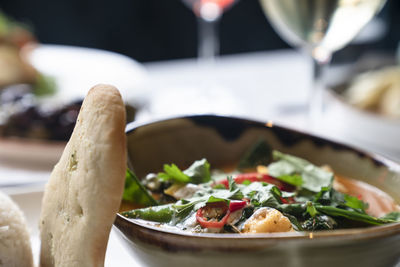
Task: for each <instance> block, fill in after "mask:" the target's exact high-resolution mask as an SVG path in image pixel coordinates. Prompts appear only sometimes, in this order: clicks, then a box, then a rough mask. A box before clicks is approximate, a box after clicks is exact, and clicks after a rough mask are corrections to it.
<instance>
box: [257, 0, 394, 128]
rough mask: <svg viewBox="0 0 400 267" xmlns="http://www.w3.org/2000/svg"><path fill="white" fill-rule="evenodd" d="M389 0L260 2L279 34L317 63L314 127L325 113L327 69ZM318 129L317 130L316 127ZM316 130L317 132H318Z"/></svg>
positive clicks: (312, 100)
mask: <svg viewBox="0 0 400 267" xmlns="http://www.w3.org/2000/svg"><path fill="white" fill-rule="evenodd" d="M385 2H386V0H260V3H261V6H262V9H263V11H264V13H265V15H266V16H267V18H268V19H269V21H270V22H271V24H272V26H273V27H274V29H275V30H276V32H277V33H278V34H279V35H280V36H281V37H282V38H283V39H285V40H286V41H287V42H288V43H289V44H291V45H293V46H296V47H301V48H302V49H304V50H305V51H306V52H307V53H308V54H309V55H310V56H311V58H312V60H313V67H314V70H313V83H314V84H313V87H314V88H313V90H312V91H311V92H310V96H309V103H308V104H309V114H308V115H309V121H310V123H311V126H313V124H315V123H316V121H318V119H319V115H320V113H321V111H322V89H323V87H324V85H323V84H324V83H323V75H322V74H323V67H325V66H327V64H329V62H330V60H331V57H332V53H333V52H335V51H337V50H339V49H341V48H343V47H344V46H346V45H347V44H348V43H349V42H350V41H351V40H352V39H354V38H355V37H356V35H357V34H358V33H359V32H360V31H361V30H362V28H363V27H364V26H365V25H366V24H367V23H368V22H369V21H370V20H371V19H372V18H373V17H374V15H375V14H376V13H378V12H379V11H380V9H381V8H382V6H383V5H384V3H385ZM313 128H315V127H313ZM314 130H316V129H314Z"/></svg>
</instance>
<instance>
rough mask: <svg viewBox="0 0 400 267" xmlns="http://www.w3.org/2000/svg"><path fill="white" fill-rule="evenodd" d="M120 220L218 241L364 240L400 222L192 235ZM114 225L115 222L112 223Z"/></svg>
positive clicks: (395, 229) (398, 228)
mask: <svg viewBox="0 0 400 267" xmlns="http://www.w3.org/2000/svg"><path fill="white" fill-rule="evenodd" d="M118 220H122V221H123V222H125V223H128V224H130V225H132V226H133V227H137V228H141V229H146V230H150V231H151V232H156V233H157V234H163V235H173V236H177V237H183V238H187V237H191V238H195V239H219V240H265V239H267V240H271V241H279V240H316V239H318V240H321V239H322V240H331V239H341V240H343V239H351V240H364V239H375V238H382V237H387V236H392V235H394V234H400V222H396V223H390V224H385V225H379V226H370V227H365V228H350V229H338V230H321V231H314V232H311V231H302V232H297V231H295V232H282V233H255V234H250V233H249V234H244V233H238V234H235V233H232V234H231V233H193V232H190V231H184V230H179V229H176V230H175V229H170V228H163V227H161V226H159V225H160V224H159V223H154V222H146V221H144V220H141V219H130V218H127V217H125V216H123V215H122V214H120V213H117V218H116V220H115V221H118ZM114 225H115V222H114Z"/></svg>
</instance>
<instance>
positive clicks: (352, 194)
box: [114, 116, 400, 266]
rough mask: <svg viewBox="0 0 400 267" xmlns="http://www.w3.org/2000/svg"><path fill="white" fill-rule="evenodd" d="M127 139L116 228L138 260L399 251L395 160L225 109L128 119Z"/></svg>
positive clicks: (251, 260) (390, 256)
mask: <svg viewBox="0 0 400 267" xmlns="http://www.w3.org/2000/svg"><path fill="white" fill-rule="evenodd" d="M127 136H128V139H127V140H128V157H129V162H128V166H129V168H130V169H131V171H129V172H128V173H127V182H126V190H125V193H124V199H125V200H127V202H128V205H132V203H130V204H129V202H134V205H136V206H135V207H134V208H135V209H132V208H133V207H128V208H127V206H126V205H125V206H124V205H123V207H122V211H121V213H120V214H118V215H117V219H116V221H115V223H114V225H115V228H116V229H117V232H118V233H119V234H120V236H121V239H122V240H123V242H124V243H125V244H126V245H127V247H128V249H129V250H130V251H131V252H132V254H133V255H134V257H135V258H136V259H137V260H139V261H140V262H141V264H143V265H146V266H176V265H178V266H217V265H224V266H225V265H226V266H244V265H251V266H256V265H261V264H262V265H266V264H267V265H272V264H279V265H280V266H321V265H322V264H323V265H324V266H335V265H338V264H342V265H344V266H392V265H394V264H396V262H397V261H398V260H399V255H400V248H399V244H400V224H399V223H398V215H399V213H398V211H399V209H398V205H397V203H399V200H400V193H398V188H399V186H400V167H399V165H398V164H396V163H394V162H391V161H389V160H387V159H384V158H382V157H380V156H374V155H370V154H368V153H365V152H362V151H359V150H356V149H354V148H350V147H348V146H344V145H341V144H338V143H335V142H331V141H329V140H325V139H321V138H318V137H315V136H311V135H308V134H305V133H301V132H298V131H293V130H290V129H286V128H283V127H279V126H275V125H274V124H273V123H271V122H267V123H263V122H257V121H250V120H246V119H240V118H232V117H220V116H190V117H181V118H174V119H169V120H164V121H158V122H154V123H150V124H146V125H138V124H135V123H134V124H130V125H129V126H128V127H127ZM137 177H139V178H141V179H137ZM138 192H139V193H138ZM125 203H126V202H125ZM138 205H139V206H138Z"/></svg>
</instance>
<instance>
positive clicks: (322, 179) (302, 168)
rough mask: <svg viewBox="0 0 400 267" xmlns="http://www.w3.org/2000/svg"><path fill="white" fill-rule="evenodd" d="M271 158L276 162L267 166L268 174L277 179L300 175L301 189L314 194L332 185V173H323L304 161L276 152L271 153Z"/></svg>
mask: <svg viewBox="0 0 400 267" xmlns="http://www.w3.org/2000/svg"><path fill="white" fill-rule="evenodd" d="M273 157H274V159H275V160H278V161H276V162H273V163H271V164H270V165H269V166H268V172H269V174H270V175H272V176H274V177H277V178H278V179H279V177H282V176H286V175H294V174H297V175H300V176H301V178H302V185H301V187H302V188H304V189H307V190H309V191H311V192H315V193H317V192H320V191H321V188H323V187H331V185H332V181H333V173H331V172H328V171H325V170H324V169H322V168H319V167H317V166H315V165H313V164H311V163H310V162H308V161H307V160H305V159H302V158H298V157H295V156H292V155H287V154H284V153H281V152H279V151H276V150H274V151H273ZM296 182H298V180H296Z"/></svg>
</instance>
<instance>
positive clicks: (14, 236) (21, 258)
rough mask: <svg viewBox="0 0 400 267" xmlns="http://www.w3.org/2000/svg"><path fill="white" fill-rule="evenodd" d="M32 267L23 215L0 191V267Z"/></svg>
mask: <svg viewBox="0 0 400 267" xmlns="http://www.w3.org/2000/svg"><path fill="white" fill-rule="evenodd" d="M20 266H24V267H32V266H33V256H32V249H31V244H30V237H29V231H28V226H27V223H26V220H25V216H24V214H23V212H22V211H21V209H20V208H19V207H18V206H17V204H16V203H15V202H14V201H12V200H11V198H10V197H9V196H7V195H6V194H4V193H2V192H1V191H0V267H20Z"/></svg>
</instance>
